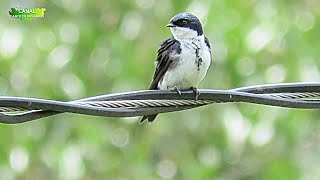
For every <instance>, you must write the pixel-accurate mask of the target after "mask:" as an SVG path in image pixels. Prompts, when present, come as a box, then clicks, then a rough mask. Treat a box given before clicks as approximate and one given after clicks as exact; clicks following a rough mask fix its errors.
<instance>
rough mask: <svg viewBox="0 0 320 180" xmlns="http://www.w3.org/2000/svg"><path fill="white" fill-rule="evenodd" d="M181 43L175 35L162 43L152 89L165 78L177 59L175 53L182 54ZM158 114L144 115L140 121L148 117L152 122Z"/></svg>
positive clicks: (150, 87)
mask: <svg viewBox="0 0 320 180" xmlns="http://www.w3.org/2000/svg"><path fill="white" fill-rule="evenodd" d="M180 53H181V49H180V43H179V41H177V40H175V39H174V38H173V37H170V38H168V39H166V40H164V41H163V42H162V43H161V45H160V49H159V50H158V53H157V59H156V63H157V66H156V70H155V72H154V75H153V80H152V82H151V84H150V86H149V89H150V90H156V89H158V84H159V82H160V81H161V79H162V78H163V76H164V74H165V73H166V72H167V70H168V69H169V68H170V67H172V66H173V65H174V64H175V63H174V61H175V60H176V59H175V58H174V57H173V55H174V54H180ZM156 116H157V114H154V115H149V116H143V117H142V119H141V120H140V123H143V122H144V121H145V120H146V119H148V121H149V122H152V121H153V120H154V119H155V118H156Z"/></svg>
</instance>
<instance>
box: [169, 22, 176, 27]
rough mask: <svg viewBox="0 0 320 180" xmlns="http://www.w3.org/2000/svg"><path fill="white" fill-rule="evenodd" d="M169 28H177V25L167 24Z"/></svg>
mask: <svg viewBox="0 0 320 180" xmlns="http://www.w3.org/2000/svg"><path fill="white" fill-rule="evenodd" d="M167 27H176V25H174V24H172V23H171V22H170V23H169V24H167Z"/></svg>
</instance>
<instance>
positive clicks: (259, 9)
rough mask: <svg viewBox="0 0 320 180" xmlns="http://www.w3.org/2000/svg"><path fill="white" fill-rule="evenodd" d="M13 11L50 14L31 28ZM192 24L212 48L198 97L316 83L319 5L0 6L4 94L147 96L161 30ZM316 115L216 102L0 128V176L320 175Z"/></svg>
mask: <svg viewBox="0 0 320 180" xmlns="http://www.w3.org/2000/svg"><path fill="white" fill-rule="evenodd" d="M12 7H40V8H42V7H43V8H46V9H47V10H46V12H45V17H44V18H38V19H34V20H33V21H31V22H26V21H20V20H18V19H14V18H11V17H10V16H9V13H8V11H9V10H10V8H12ZM181 11H190V12H193V13H194V14H195V15H197V16H198V17H199V18H200V19H201V21H202V23H203V26H204V30H205V34H206V36H207V37H208V38H209V40H210V41H211V44H212V47H213V65H212V66H211V68H210V70H209V71H208V74H207V76H206V78H205V80H204V81H203V82H202V83H201V84H200V86H199V88H214V89H228V88H234V87H239V86H246V85H256V84H266V83H280V82H298V81H301V82H309V81H316V82H318V81H319V80H320V72H319V65H320V63H319V57H320V42H319V39H320V22H319V20H320V17H319V15H320V1H317V0H304V1H287V0H261V1H259V0H249V1H232V0H225V1H223V0H201V1H196V0H194V1H190V0H184V1H182V0H179V1H169V0H162V1H156V0H132V1H129V0H119V1H111V0H107V1H102V0H79V1H75V0H56V1H55V0H50V1H45V0H33V1H32V0H20V1H18V0H13V1H2V2H1V16H0V95H3V96H26V97H38V98H48V99H57V100H73V99H77V98H82V97H88V96H94V95H99V94H107V93H113V92H124V91H132V90H141V89H146V88H147V87H148V85H149V83H150V80H151V78H152V75H153V71H154V65H153V62H154V60H155V57H156V51H157V48H158V47H159V43H160V42H161V40H163V39H165V38H167V37H169V36H170V32H169V30H168V29H167V28H166V24H167V22H168V21H169V19H170V18H171V17H172V16H173V15H175V14H177V13H178V12H181ZM319 115H320V114H319V112H318V111H316V110H298V109H286V108H278V107H269V106H262V105H253V104H243V103H242V104H231V103H230V104H217V105H210V106H206V107H202V108H198V109H192V110H188V111H184V112H174V113H167V114H162V115H159V116H158V118H157V119H156V121H155V122H154V123H152V124H148V123H145V124H143V125H142V126H139V125H138V119H139V118H138V117H137V118H108V117H93V116H85V115H76V114H60V115H57V116H54V117H49V118H44V119H42V120H38V121H32V122H28V123H24V124H19V125H5V124H1V125H0V179H6V180H7V179H9V180H10V179H119V180H120V179H121V180H124V179H220V180H222V179H223V180H224V179H281V180H284V179H290V180H294V179H303V180H312V179H319V178H320V144H319V142H320V121H319V120H320V118H319Z"/></svg>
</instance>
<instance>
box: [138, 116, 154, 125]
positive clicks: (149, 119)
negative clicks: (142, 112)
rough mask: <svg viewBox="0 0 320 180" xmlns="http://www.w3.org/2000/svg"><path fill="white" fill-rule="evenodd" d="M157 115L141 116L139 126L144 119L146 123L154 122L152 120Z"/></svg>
mask: <svg viewBox="0 0 320 180" xmlns="http://www.w3.org/2000/svg"><path fill="white" fill-rule="evenodd" d="M157 115H158V114H152V115H149V116H143V117H142V118H141V120H140V124H142V123H143V122H144V121H145V120H146V119H147V120H148V122H152V121H154V119H156V117H157Z"/></svg>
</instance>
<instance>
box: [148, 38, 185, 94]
mask: <svg viewBox="0 0 320 180" xmlns="http://www.w3.org/2000/svg"><path fill="white" fill-rule="evenodd" d="M180 52H181V49H180V43H179V41H177V40H175V39H174V38H173V37H170V38H168V39H166V40H164V41H163V42H162V43H161V45H160V48H159V50H158V53H157V59H156V64H157V66H156V70H155V72H154V75H153V79H152V82H151V84H150V86H149V89H150V90H152V89H158V83H159V81H160V80H161V79H162V77H163V75H164V74H165V73H166V72H167V70H168V68H169V67H171V66H173V64H175V63H174V61H175V60H176V58H174V57H172V55H174V54H180Z"/></svg>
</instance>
